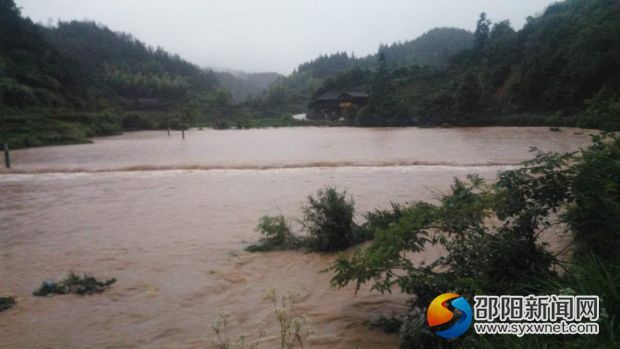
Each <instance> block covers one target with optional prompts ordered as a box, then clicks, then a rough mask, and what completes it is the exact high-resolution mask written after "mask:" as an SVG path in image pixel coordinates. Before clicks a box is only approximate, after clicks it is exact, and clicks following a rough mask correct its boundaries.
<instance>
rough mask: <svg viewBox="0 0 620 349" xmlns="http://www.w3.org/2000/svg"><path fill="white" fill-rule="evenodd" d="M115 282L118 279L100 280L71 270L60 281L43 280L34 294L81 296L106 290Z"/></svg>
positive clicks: (43, 295)
mask: <svg viewBox="0 0 620 349" xmlns="http://www.w3.org/2000/svg"><path fill="white" fill-rule="evenodd" d="M115 282H116V279H108V280H105V281H100V280H97V279H96V278H95V277H93V276H92V275H89V274H84V275H83V276H79V275H76V274H74V273H73V272H71V273H69V275H68V276H67V277H66V278H65V279H64V280H62V281H60V282H53V281H45V282H43V284H42V285H41V287H39V288H38V289H37V290H35V291H34V292H33V293H32V294H33V295H35V296H38V297H45V296H50V295H54V294H69V293H73V294H78V295H81V296H83V295H90V294H95V293H102V292H104V291H105V290H106V289H108V288H109V287H110V286H111V285H112V284H114V283H115Z"/></svg>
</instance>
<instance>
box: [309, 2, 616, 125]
mask: <svg viewBox="0 0 620 349" xmlns="http://www.w3.org/2000/svg"><path fill="white" fill-rule="evenodd" d="M388 57H389V54H385V56H384V57H383V59H382V60H379V59H378V60H377V61H380V64H379V67H377V68H369V69H363V70H359V69H355V70H351V71H347V72H343V73H341V74H340V75H339V76H337V77H335V78H332V79H328V80H326V81H324V83H323V85H322V87H321V88H320V89H319V91H318V92H320V91H322V90H329V89H344V88H347V89H351V88H353V89H363V90H367V91H369V92H371V99H370V102H369V104H368V105H367V106H366V107H365V108H363V109H360V110H353V111H349V112H348V113H347V115H345V116H346V117H347V118H348V119H349V120H350V121H351V122H353V123H355V124H358V125H440V124H461V125H473V124H480V125H482V124H486V125H488V124H511V125H515V124H521V125H524V124H540V125H550V124H551V125H576V126H582V127H599V128H612V129H620V93H619V91H620V2H619V1H616V0H567V1H564V2H561V3H557V4H554V5H551V6H550V7H548V8H547V9H546V10H545V11H544V12H543V14H542V15H540V16H539V17H529V18H528V19H527V24H526V25H525V26H524V28H523V29H521V30H519V31H515V30H514V29H513V28H512V27H511V26H510V23H508V22H506V21H501V22H496V23H492V22H491V20H490V19H488V18H486V15H484V14H483V15H481V17H480V18H479V20H478V23H477V30H476V32H475V33H474V42H473V46H472V47H471V48H470V49H466V50H464V51H462V52H461V53H459V54H457V55H455V56H454V57H452V59H450V62H449V64H448V65H447V66H446V67H445V68H441V67H439V68H438V67H431V66H425V67H423V66H419V65H408V66H407V65H404V64H403V65H400V66H393V65H390V64H389V59H388Z"/></svg>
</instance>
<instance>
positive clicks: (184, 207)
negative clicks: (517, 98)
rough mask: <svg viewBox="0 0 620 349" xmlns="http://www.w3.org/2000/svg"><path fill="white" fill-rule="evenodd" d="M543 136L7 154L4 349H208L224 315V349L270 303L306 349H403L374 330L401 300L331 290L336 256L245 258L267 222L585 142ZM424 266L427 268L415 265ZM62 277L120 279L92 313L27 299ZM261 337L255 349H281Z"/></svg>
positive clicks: (311, 135) (449, 133)
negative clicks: (335, 193)
mask: <svg viewBox="0 0 620 349" xmlns="http://www.w3.org/2000/svg"><path fill="white" fill-rule="evenodd" d="M577 131H578V130H573V129H563V131H562V132H550V131H549V130H548V129H547V128H463V129H459V128H454V129H418V128H401V129H362V128H281V129H260V130H229V131H214V130H203V131H199V130H192V131H189V132H187V133H186V139H185V140H182V139H181V135H180V134H179V133H176V132H174V133H173V134H172V135H171V136H170V137H169V136H168V135H167V134H166V132H165V131H163V132H162V131H157V132H136V133H127V134H125V135H122V136H117V137H107V138H100V139H96V140H95V142H94V143H93V144H84V145H71V146H58V147H44V148H35V149H27V150H19V151H14V152H13V154H12V155H13V163H14V169H13V170H12V171H6V170H3V171H0V197H1V200H0V294H11V295H14V296H16V297H17V300H18V304H17V306H15V307H14V308H12V309H10V310H9V311H5V312H2V313H0V347H2V348H15V347H20V348H46V347H61V348H86V347H109V348H119V347H122V348H134V347H153V348H154V347H167V348H185V347H196V348H200V347H202V348H211V347H213V345H212V344H211V342H210V337H211V335H212V332H211V330H210V324H211V323H212V321H214V320H215V317H216V314H218V313H219V312H228V313H230V321H231V329H230V334H231V336H235V335H241V334H245V335H247V336H249V337H250V338H253V337H254V334H255V333H256V331H257V327H258V324H259V323H260V322H265V323H268V324H269V326H268V332H269V334H270V335H275V334H276V327H275V319H274V316H273V314H272V309H271V307H270V305H269V304H268V303H266V302H265V301H263V300H262V297H263V294H264V293H265V292H266V291H267V290H268V289H270V288H272V287H276V288H277V290H278V291H279V292H281V293H284V292H287V291H294V292H298V293H299V294H300V302H299V304H298V309H299V311H300V312H302V313H304V314H306V315H307V316H308V320H309V324H310V325H309V326H310V328H311V330H312V334H311V336H310V337H309V338H308V341H307V346H306V347H308V348H397V347H398V339H397V337H396V336H393V335H386V334H384V333H382V332H381V331H380V330H370V329H369V319H371V318H373V317H376V316H379V315H390V314H392V313H393V312H397V311H399V310H400V309H402V307H403V303H404V301H405V299H406V297H404V296H403V295H399V294H393V295H380V294H376V293H370V292H369V291H368V288H367V287H366V288H363V289H362V290H361V291H360V293H359V294H358V295H357V296H355V295H354V288H353V287H348V288H345V289H340V290H334V289H330V286H329V279H330V275H329V274H325V273H319V271H320V270H323V269H325V268H326V267H328V266H329V265H330V263H331V262H332V261H333V260H334V258H335V256H334V255H329V254H306V253H302V252H273V253H264V254H250V253H247V252H244V251H243V248H244V246H246V245H247V244H248V243H251V242H253V241H255V240H257V239H258V238H259V236H258V235H257V233H256V232H255V231H254V227H255V226H256V223H257V221H258V219H259V217H261V216H262V215H265V214H278V213H280V212H281V213H282V214H284V215H285V216H287V217H290V218H292V219H293V218H295V217H298V216H299V210H300V207H301V206H302V205H303V204H304V201H305V197H306V196H307V195H308V194H311V193H313V192H315V191H316V190H318V189H320V188H322V187H324V186H326V185H331V186H337V187H338V188H340V189H346V190H347V191H348V192H349V193H351V194H352V195H353V197H354V199H355V201H356V204H357V210H358V212H359V213H362V212H364V211H368V210H371V209H373V208H376V207H385V206H387V205H389V202H390V201H394V202H407V201H413V200H432V199H433V198H434V197H436V196H437V195H439V194H440V193H441V192H445V190H446V188H447V187H448V186H449V184H450V183H451V181H452V179H453V177H464V176H465V175H467V174H469V173H478V174H480V175H481V176H483V177H485V178H488V179H494V178H496V175H497V172H498V171H501V170H502V169H506V168H510V167H511V166H512V165H515V164H517V163H518V162H520V161H522V160H525V159H528V158H530V157H531V154H530V153H529V150H530V147H532V146H535V147H538V148H540V149H542V150H548V151H567V150H576V149H578V148H579V147H580V146H584V145H587V144H588V142H589V137H588V132H585V134H583V133H582V132H577ZM420 258H421V259H424V258H425V256H420ZM69 271H74V272H76V273H83V272H88V273H92V274H93V275H95V276H98V277H115V278H117V279H118V281H117V283H116V284H115V285H113V286H112V288H111V289H110V290H109V291H107V292H105V293H103V294H101V295H95V296H88V297H79V296H56V297H51V298H37V297H33V296H32V295H31V294H32V291H33V290H34V289H35V288H37V287H38V286H39V285H40V284H41V282H42V281H43V280H49V279H60V278H63V277H64V276H66V274H67V273H68V272H69ZM275 343H276V342H275V339H274V338H272V337H267V339H266V343H264V345H263V346H262V347H263V348H271V347H275Z"/></svg>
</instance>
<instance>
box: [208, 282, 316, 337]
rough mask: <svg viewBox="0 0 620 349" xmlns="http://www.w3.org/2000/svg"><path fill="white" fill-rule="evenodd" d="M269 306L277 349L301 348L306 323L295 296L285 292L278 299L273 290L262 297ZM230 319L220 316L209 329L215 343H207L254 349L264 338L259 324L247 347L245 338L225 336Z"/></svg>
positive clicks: (227, 332)
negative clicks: (274, 325) (270, 305)
mask: <svg viewBox="0 0 620 349" xmlns="http://www.w3.org/2000/svg"><path fill="white" fill-rule="evenodd" d="M264 300H267V301H269V302H270V303H271V304H272V306H273V313H274V315H275V317H276V322H277V323H278V326H279V329H280V333H279V336H278V339H279V342H280V343H279V344H280V345H279V347H278V348H280V349H295V348H304V341H305V340H306V339H307V338H308V336H309V335H310V330H309V328H308V320H307V319H306V317H305V316H304V315H302V314H300V313H299V312H298V311H297V309H296V307H295V305H296V304H297V302H298V301H299V295H298V294H296V293H292V292H289V293H287V294H286V295H284V296H281V297H278V294H277V292H276V289H271V290H269V291H268V292H267V293H266V294H265V297H264ZM229 319H230V315H229V314H228V313H220V314H219V315H218V317H217V319H216V320H215V322H214V323H213V324H212V325H211V330H212V331H213V333H214V335H215V336H214V337H215V340H211V342H212V343H213V345H214V346H215V347H217V348H219V349H245V348H248V349H258V348H259V347H260V342H261V341H262V340H263V339H264V338H265V336H266V335H267V331H266V330H265V324H259V326H258V327H259V329H258V338H257V339H256V340H254V341H253V342H252V343H251V344H248V345H246V344H247V338H246V336H244V335H241V336H239V337H236V338H231V337H230V336H229V330H230V329H229V326H230V320H229Z"/></svg>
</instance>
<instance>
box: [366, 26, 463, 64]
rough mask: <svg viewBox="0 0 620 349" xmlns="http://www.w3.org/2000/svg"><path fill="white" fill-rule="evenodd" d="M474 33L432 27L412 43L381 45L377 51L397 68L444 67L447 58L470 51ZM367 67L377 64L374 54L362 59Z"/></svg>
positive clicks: (376, 56) (411, 41)
mask: <svg viewBox="0 0 620 349" xmlns="http://www.w3.org/2000/svg"><path fill="white" fill-rule="evenodd" d="M473 44H474V34H473V33H471V32H469V31H467V30H464V29H458V28H435V29H431V30H429V31H428V32H426V33H424V34H422V35H421V36H419V37H418V38H416V39H415V40H410V41H405V42H398V43H394V44H391V45H381V46H380V47H379V52H381V53H383V54H384V55H385V58H386V61H387V62H388V63H393V64H395V65H399V66H406V65H412V64H415V65H419V66H425V65H429V66H446V65H447V64H448V61H449V60H450V57H452V56H454V55H455V54H457V53H459V52H461V51H463V50H466V49H470V48H472V46H473ZM366 59H367V60H370V62H369V64H372V63H376V62H378V53H377V54H375V55H372V56H370V57H367V58H366Z"/></svg>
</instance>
